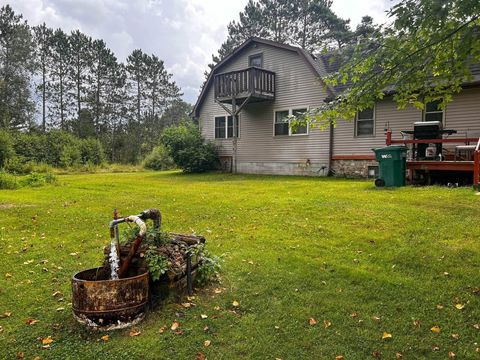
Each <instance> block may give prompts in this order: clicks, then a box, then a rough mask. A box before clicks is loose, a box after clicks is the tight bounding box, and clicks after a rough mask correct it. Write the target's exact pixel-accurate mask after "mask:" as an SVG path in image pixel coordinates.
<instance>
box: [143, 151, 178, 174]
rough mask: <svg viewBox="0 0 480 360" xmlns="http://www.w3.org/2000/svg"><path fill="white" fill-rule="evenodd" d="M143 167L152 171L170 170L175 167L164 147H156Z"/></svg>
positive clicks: (145, 160) (147, 157) (146, 158)
mask: <svg viewBox="0 0 480 360" xmlns="http://www.w3.org/2000/svg"><path fill="white" fill-rule="evenodd" d="M143 167H144V168H145V169H151V170H168V169H173V168H174V167H175V163H174V162H173V159H172V157H171V156H170V154H169V153H168V150H167V148H166V147H165V146H164V145H160V146H156V147H154V148H153V150H152V152H151V153H150V154H148V155H147V156H146V157H145V159H144V160H143Z"/></svg>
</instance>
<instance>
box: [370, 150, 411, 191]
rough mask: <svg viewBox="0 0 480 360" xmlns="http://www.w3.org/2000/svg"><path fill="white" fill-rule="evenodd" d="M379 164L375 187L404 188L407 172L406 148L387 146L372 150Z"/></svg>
mask: <svg viewBox="0 0 480 360" xmlns="http://www.w3.org/2000/svg"><path fill="white" fill-rule="evenodd" d="M372 150H373V151H374V152H375V158H376V160H377V161H378V164H379V174H378V178H376V179H375V186H377V187H382V186H389V187H390V186H405V175H406V170H407V148H406V147H405V146H387V147H383V148H378V149H372Z"/></svg>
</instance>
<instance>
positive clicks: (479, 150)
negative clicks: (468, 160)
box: [473, 139, 480, 190]
mask: <svg viewBox="0 0 480 360" xmlns="http://www.w3.org/2000/svg"><path fill="white" fill-rule="evenodd" d="M479 184H480V139H478V142H477V146H476V147H475V152H474V153H473V186H474V187H475V189H477V190H480V189H479Z"/></svg>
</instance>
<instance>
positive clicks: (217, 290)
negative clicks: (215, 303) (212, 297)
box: [213, 288, 222, 294]
mask: <svg viewBox="0 0 480 360" xmlns="http://www.w3.org/2000/svg"><path fill="white" fill-rule="evenodd" d="M213 292H214V293H215V294H220V293H221V292H222V289H219V288H216V289H215V290H213Z"/></svg>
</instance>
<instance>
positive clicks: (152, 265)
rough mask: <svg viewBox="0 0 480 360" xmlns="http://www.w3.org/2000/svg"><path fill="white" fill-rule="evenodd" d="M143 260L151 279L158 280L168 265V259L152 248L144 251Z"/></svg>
mask: <svg viewBox="0 0 480 360" xmlns="http://www.w3.org/2000/svg"><path fill="white" fill-rule="evenodd" d="M145 261H146V262H147V265H148V271H149V272H150V279H152V280H153V281H157V280H159V279H160V277H161V276H162V275H163V274H165V273H166V272H167V270H168V268H169V266H170V264H169V261H168V259H167V258H166V257H165V256H163V255H161V254H159V253H158V252H157V251H155V250H153V249H148V250H147V251H145Z"/></svg>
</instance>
